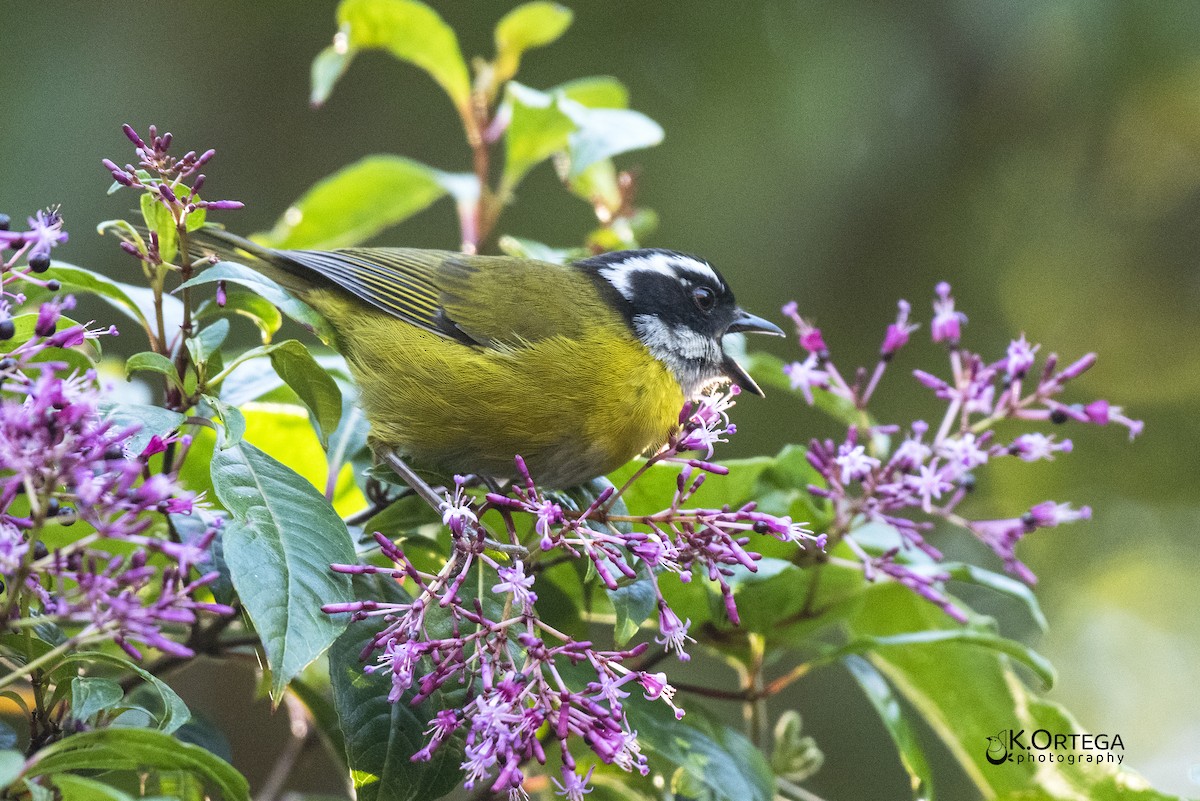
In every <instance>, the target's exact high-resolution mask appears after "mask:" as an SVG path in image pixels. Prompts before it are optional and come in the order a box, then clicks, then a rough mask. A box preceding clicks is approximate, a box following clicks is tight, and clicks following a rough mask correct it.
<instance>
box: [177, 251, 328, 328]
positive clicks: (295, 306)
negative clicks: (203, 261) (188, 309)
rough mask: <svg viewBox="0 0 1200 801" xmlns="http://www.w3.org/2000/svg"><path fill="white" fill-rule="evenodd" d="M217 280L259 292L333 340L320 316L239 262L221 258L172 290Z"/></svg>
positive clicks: (296, 319)
mask: <svg viewBox="0 0 1200 801" xmlns="http://www.w3.org/2000/svg"><path fill="white" fill-rule="evenodd" d="M217 281H226V282H228V283H231V284H240V285H242V286H244V287H247V288H249V289H251V290H253V291H254V292H256V293H258V294H259V295H261V296H262V297H263V298H265V299H266V300H267V301H268V302H269V303H273V304H274V305H275V306H277V307H279V309H280V311H282V312H283V313H284V314H286V315H287V316H288V317H290V318H291V319H293V320H295V321H296V322H298V323H300V325H302V326H304V327H305V328H307V329H308V330H309V331H312V332H313V333H315V334H316V335H317V336H319V337H320V338H321V339H322V340H323V341H324V342H333V341H334V339H335V336H334V333H333V329H331V328H330V327H329V324H328V323H326V322H325V319H324V318H323V317H321V315H319V314H317V313H316V312H315V311H313V310H312V308H311V307H309V305H308V304H307V303H304V302H303V301H301V300H299V299H297V298H295V297H293V296H292V295H291V294H290V293H289V292H288V291H287V290H286V289H284V288H283V287H281V286H280V285H279V284H277V283H275V282H274V281H272V280H271V279H270V278H267V277H266V276H265V275H262V274H261V273H257V272H255V271H254V270H251V269H250V268H249V267H246V266H245V265H242V264H237V263H235V262H231V261H222V262H218V263H217V264H214V265H213V266H212V267H209V268H208V269H206V270H204V272H202V273H200V274H199V275H197V276H196V277H195V278H192V279H191V280H189V281H185V282H184V283H182V284H180V285H179V287H178V288H177V289H176V290H175V291H176V292H178V291H179V290H181V289H184V288H185V287H193V286H200V285H202V284H212V283H216V282H217Z"/></svg>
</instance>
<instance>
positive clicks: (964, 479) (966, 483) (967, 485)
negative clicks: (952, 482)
mask: <svg viewBox="0 0 1200 801" xmlns="http://www.w3.org/2000/svg"><path fill="white" fill-rule="evenodd" d="M958 486H960V487H962V488H963V491H964V492H972V491H973V490H974V489H975V474H974V473H963V474H962V475H961V476H959V478H958Z"/></svg>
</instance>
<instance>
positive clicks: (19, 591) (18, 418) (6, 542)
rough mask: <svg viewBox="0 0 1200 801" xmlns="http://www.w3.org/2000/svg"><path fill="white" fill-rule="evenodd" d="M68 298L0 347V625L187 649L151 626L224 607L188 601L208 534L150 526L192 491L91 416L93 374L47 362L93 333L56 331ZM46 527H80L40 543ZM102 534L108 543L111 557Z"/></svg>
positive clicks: (14, 296)
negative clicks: (54, 542) (20, 338)
mask: <svg viewBox="0 0 1200 801" xmlns="http://www.w3.org/2000/svg"><path fill="white" fill-rule="evenodd" d="M41 222H44V220H41ZM60 241H61V240H60ZM19 279H25V280H30V279H28V276H27V275H26V274H24V273H21V272H19V271H15V270H13V271H7V272H6V273H5V274H4V275H3V278H2V279H0V292H2V297H3V299H4V301H5V302H6V303H7V302H8V301H19V300H20V299H21V297H22V296H21V294H20V293H18V292H16V291H14V289H13V287H12V284H13V282H14V281H16V280H19ZM72 305H73V302H72V299H71V298H69V297H68V298H64V299H62V300H51V301H48V302H46V303H44V304H42V306H41V307H40V309H39V311H38V316H37V320H36V322H35V326H34V333H33V335H32V337H31V338H30V339H28V340H27V341H25V342H22V343H20V344H19V345H17V346H16V347H13V348H12V349H10V350H7V351H6V352H0V577H2V578H3V582H4V600H3V603H2V604H0V624H2V625H3V626H5V627H7V628H9V629H12V628H20V627H23V626H28V625H33V624H35V623H37V622H41V621H50V622H55V623H59V624H72V625H76V626H79V627H81V628H80V630H79V631H78V633H77V634H75V635H74V637H73V640H72V642H74V643H76V644H77V645H78V644H82V643H87V642H95V641H99V640H102V639H112V640H114V641H116V642H117V643H118V644H120V645H121V646H122V647H123V648H124V649H125V650H126V651H127V652H129V653H130V654H131V655H133V656H135V657H140V654H139V653H138V651H137V649H136V647H135V646H134V643H141V644H144V645H148V646H150V647H153V648H158V649H160V650H163V651H166V652H169V653H172V654H177V655H185V654H190V651H189V650H188V649H187V648H185V647H184V646H182V645H179V644H178V643H175V642H173V641H172V640H170V639H169V638H167V637H166V636H165V635H164V633H163V628H164V627H165V626H174V625H178V624H190V623H192V622H194V620H195V616H196V613H197V612H198V611H201V610H207V611H212V612H216V613H218V614H228V613H230V612H231V611H232V610H230V609H229V608H228V607H225V606H222V605H219V604H210V603H204V602H201V601H197V600H195V598H194V597H193V594H194V593H195V591H196V590H197V589H199V588H200V587H202V586H204V585H205V584H207V583H209V582H211V581H213V580H214V579H215V578H216V575H215V574H211V575H206V576H203V577H201V578H199V579H198V580H195V581H193V580H191V574H192V573H193V571H194V568H195V567H196V565H197V564H199V563H200V562H201V561H202V560H203V559H204V558H205V556H206V550H207V546H208V544H209V543H210V542H211V541H212V538H213V537H214V536H215V534H216V530H215V529H213V530H210V531H209V532H208V533H207V534H206V536H204V537H202V538H200V540H199V541H197V542H193V543H191V544H187V545H184V544H180V543H178V542H174V541H172V540H171V539H169V538H167V537H165V536H164V535H163V534H162V533H160V532H161V529H162V528H163V526H162V525H161V524H162V523H163V522H164V521H165V515H168V514H187V513H190V512H191V510H192V504H193V500H194V499H193V497H192V496H191V495H190V494H189V493H186V492H184V491H183V490H181V489H180V488H179V487H178V485H177V484H176V482H175V480H174V478H173V477H170V476H166V475H161V474H151V473H150V471H149V468H148V460H149V459H150V458H151V457H152V456H154V455H155V454H156V453H159V452H161V451H162V450H163V449H164V448H165V447H166V445H167V442H166V441H164V440H163V439H162V438H160V437H154V438H152V439H151V440H150V442H149V444H148V445H147V446H146V447H144V448H142V449H140V450H139V451H137V452H132V451H131V448H130V442H131V437H132V435H133V434H134V433H135V430H129V429H125V430H122V429H120V428H118V427H116V426H114V425H113V424H112V423H111V422H109V421H106V420H104V419H103V418H102V416H101V414H100V410H99V403H100V387H99V384H98V381H97V379H96V375H95V373H94V372H92V371H88V372H86V373H84V374H82V375H81V374H78V373H71V374H68V375H64V374H65V373H66V371H67V369H68V366H67V365H66V364H65V363H61V362H56V361H54V360H53V358H52V357H53V351H52V350H51V349H54V348H71V347H74V346H77V345H80V344H82V343H83V342H84V340H85V339H86V338H90V337H94V336H96V335H97V332H92V331H88V330H87V329H86V328H85V327H84V326H81V325H70V326H68V327H66V328H64V329H63V330H61V331H59V330H57V329H58V327H59V322H60V316H61V313H62V312H63V311H64V310H66V309H69V308H71V307H72ZM110 333H115V331H113V330H111V329H110ZM7 338H9V339H10V338H11V334H10V335H9V337H7ZM186 439H187V438H181V439H180V441H179V443H178V444H179V445H180V446H183V447H186V444H187V442H186ZM156 523H158V524H159V525H158V526H157V527H156ZM51 524H56V525H61V526H72V525H75V524H82V525H80V526H79V529H78V531H79V536H77V537H76V538H75V539H74V540H73V541H71V542H69V543H67V544H64V545H61V546H59V547H56V548H55V549H53V550H49V549H48V548H47V547H46V544H45V543H44V542H43V534H44V533H45V531H46V527H47V526H48V525H51ZM106 542H113V543H120V545H119V547H116V548H113V549H112V551H115V552H117V553H114V552H112V551H110V550H106V549H105V547H104V545H105V543H106ZM118 553H119V554H120V555H118Z"/></svg>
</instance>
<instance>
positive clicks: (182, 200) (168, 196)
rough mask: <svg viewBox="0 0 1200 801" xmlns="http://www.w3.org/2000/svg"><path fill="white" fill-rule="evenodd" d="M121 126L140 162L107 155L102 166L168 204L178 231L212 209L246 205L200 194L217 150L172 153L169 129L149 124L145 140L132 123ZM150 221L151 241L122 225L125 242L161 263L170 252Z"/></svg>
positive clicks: (132, 251)
mask: <svg viewBox="0 0 1200 801" xmlns="http://www.w3.org/2000/svg"><path fill="white" fill-rule="evenodd" d="M121 130H123V131H124V132H125V136H127V137H128V138H129V141H130V142H132V143H133V145H134V148H135V149H136V152H137V158H138V162H137V164H136V165H134V164H126V165H125V166H124V167H120V166H118V165H117V163H116V162H114V161H112V160H111V159H104V160H103V162H102V163H103V164H104V168H105V169H106V170H108V171H109V172H110V173H112V177H113V180H114V181H115V182H116V183H117V184H118V185H120V186H125V187H130V188H133V189H138V190H141V191H143V192H145V193H147V194H148V195H149V196H150V197H151V198H153V200H154V201H155V202H156V203H157V204H158V205H159V206H161V207H162V208H164V209H166V211H167V213H168V214H169V215H170V218H171V221H172V223H173V225H174V227H175V229H176V230H178V231H190V230H193V229H194V228H196V227H199V226H200V225H202V224H203V222H204V215H206V214H207V210H208V209H240V208H242V207H243V205H244V204H243V203H242V202H241V201H238V200H203V199H201V197H200V194H199V193H200V190H201V189H202V188H203V187H204V182H205V180H206V178H205V175H204V173H202V172H200V170H201V169H202V168H203V167H204V165H205V164H207V163H208V162H209V161H210V160H212V157H213V156H214V155H216V151H215V150H211V149H210V150H206V151H204V152H203V153H200V154H197V153H196V152H195V151H194V150H189V151H188V152H187V153H185V154H184V155H183V156H180V157H178V158H177V157H175V156H172V155H171V154H170V153H169V152H168V151H169V150H170V147H171V142H172V136H171V134H170V133H164V134H159V133H158V130H157V128H155V126H153V125H151V126H150V131H149V136H148V139H149V141H147V140H146V139H143V138H142V137H141V136H140V135H139V134H138V132H137V131H135V130H134V129H133V127H132V126H130V125H123V126H122V127H121ZM189 181H190V183H189ZM197 214H199V215H200V216H199V217H198V218H197V219H189V218H192V216H193V215H197ZM147 225H148V226H149V227H150V229H151V230H150V232H149V237H148V241H147V242H144V243H143V242H140V241H138V240H137V239H135V238H133V237H131V236H129V234H128V232H127V231H123V230H120V229H118V233H119V234H120V235H121V236H122V240H123V241H122V242H121V247H122V249H124V250H125V251H126V252H127V253H129V254H130V255H132V256H134V257H135V258H138V259H141V260H142V261H145V262H146V263H147V264H150V265H161V264H162V263H163V262H164V261H169V260H170V256H171V254H169V253H168V254H165V255H164V253H163V250H164V243H163V242H162V240H161V238H160V237H161V234H160V231H157V230H154V229H155V226H154V225H152V224H150V220H149V219H147Z"/></svg>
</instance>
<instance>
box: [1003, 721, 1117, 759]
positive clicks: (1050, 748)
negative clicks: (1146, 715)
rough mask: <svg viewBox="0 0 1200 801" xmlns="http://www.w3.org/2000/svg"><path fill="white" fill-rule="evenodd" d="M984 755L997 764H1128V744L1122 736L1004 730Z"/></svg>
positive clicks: (1039, 730) (1041, 730) (1037, 730)
mask: <svg viewBox="0 0 1200 801" xmlns="http://www.w3.org/2000/svg"><path fill="white" fill-rule="evenodd" d="M984 756H985V757H986V758H987V761H988V762H990V763H991V764H993V765H1003V764H1004V763H1005V762H1012V763H1015V764H1018V765H1021V764H1028V763H1043V762H1062V763H1065V764H1068V765H1074V764H1077V763H1089V762H1091V763H1108V764H1113V765H1120V764H1121V763H1122V762H1124V761H1125V743H1124V742H1123V741H1122V740H1121V735H1119V734H1081V733H1079V732H1066V733H1062V732H1057V733H1056V732H1051V731H1049V730H1047V729H1036V730H1034V731H1032V732H1027V731H1026V730H1025V729H1001V730H1000V731H999V732H997V733H996V734H994V735H988V736H987V746H986V751H985V753H984Z"/></svg>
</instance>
